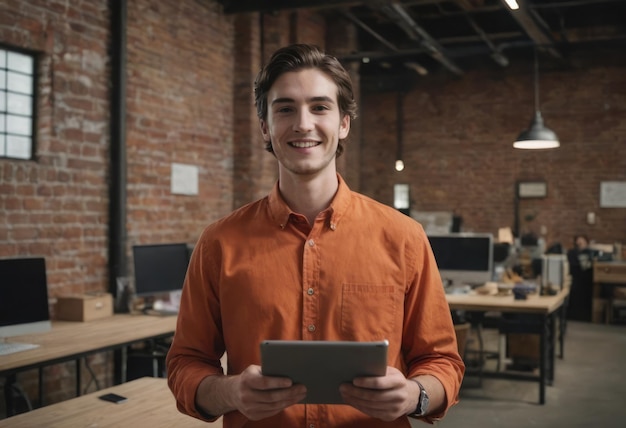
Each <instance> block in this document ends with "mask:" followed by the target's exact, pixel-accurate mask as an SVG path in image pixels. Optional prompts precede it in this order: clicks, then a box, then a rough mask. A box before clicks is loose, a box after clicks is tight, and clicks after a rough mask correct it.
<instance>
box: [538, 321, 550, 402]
mask: <svg viewBox="0 0 626 428" xmlns="http://www.w3.org/2000/svg"><path fill="white" fill-rule="evenodd" d="M542 318H543V323H542V324H543V328H542V329H541V334H540V336H539V404H545V402H546V363H547V360H548V349H547V348H548V347H547V344H548V324H547V323H548V319H547V317H545V316H543V317H542Z"/></svg>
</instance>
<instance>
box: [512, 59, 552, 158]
mask: <svg viewBox="0 0 626 428" xmlns="http://www.w3.org/2000/svg"><path fill="white" fill-rule="evenodd" d="M560 145H561V143H559V138H558V137H557V136H556V134H555V133H554V131H552V130H551V129H550V128H547V127H546V126H545V125H544V124H543V117H542V116H541V112H540V111H539V65H538V61H537V49H535V115H534V116H533V119H532V120H531V121H530V125H529V127H528V129H526V130H524V131H522V133H521V134H519V136H518V137H517V140H515V142H514V143H513V147H514V148H516V149H527V150H534V149H554V148H557V147H559V146H560Z"/></svg>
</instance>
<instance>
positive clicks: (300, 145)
mask: <svg viewBox="0 0 626 428" xmlns="http://www.w3.org/2000/svg"><path fill="white" fill-rule="evenodd" d="M320 144H322V143H320V142H319V141H314V140H297V141H290V142H289V145H290V146H291V147H295V148H296V149H309V148H311V147H315V146H318V145H320Z"/></svg>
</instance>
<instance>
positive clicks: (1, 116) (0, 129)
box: [0, 114, 7, 132]
mask: <svg viewBox="0 0 626 428" xmlns="http://www.w3.org/2000/svg"><path fill="white" fill-rule="evenodd" d="M6 120H7V119H6V115H4V114H0V132H4V122H5V121H6Z"/></svg>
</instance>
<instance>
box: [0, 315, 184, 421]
mask: <svg viewBox="0 0 626 428" xmlns="http://www.w3.org/2000/svg"><path fill="white" fill-rule="evenodd" d="M175 328H176V317H175V316H150V315H130V314H116V315H113V316H111V317H107V318H101V319H98V320H93V321H87V322H72V321H53V322H52V330H50V331H47V332H45V333H37V334H29V335H24V336H15V337H11V338H10V339H8V340H9V341H11V342H25V343H35V344H38V345H40V346H39V347H38V348H35V349H31V350H28V351H22V352H16V353H14V354H9V355H3V356H2V357H1V358H0V376H3V377H5V378H7V381H5V401H7V413H8V414H9V415H11V414H12V413H11V409H12V403H11V402H10V398H11V394H10V392H9V391H8V386H9V383H10V380H11V378H13V379H14V377H15V374H16V373H19V372H23V371H26V370H31V369H39V402H40V403H43V386H44V383H43V368H44V367H46V366H50V365H52V364H58V363H62V362H66V361H75V362H76V395H80V383H81V381H80V372H81V371H80V359H81V358H83V357H85V356H87V355H90V354H94V353H97V352H104V351H111V350H115V349H122V351H123V353H124V355H125V352H124V351H125V350H126V347H127V346H128V345H131V344H133V343H137V342H141V341H144V340H149V339H161V338H166V337H170V336H172V335H173V334H174V330H175ZM122 360H123V361H122V362H123V363H125V358H124V357H123V358H122ZM122 371H123V373H122V380H125V366H124V364H123V367H122Z"/></svg>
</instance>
